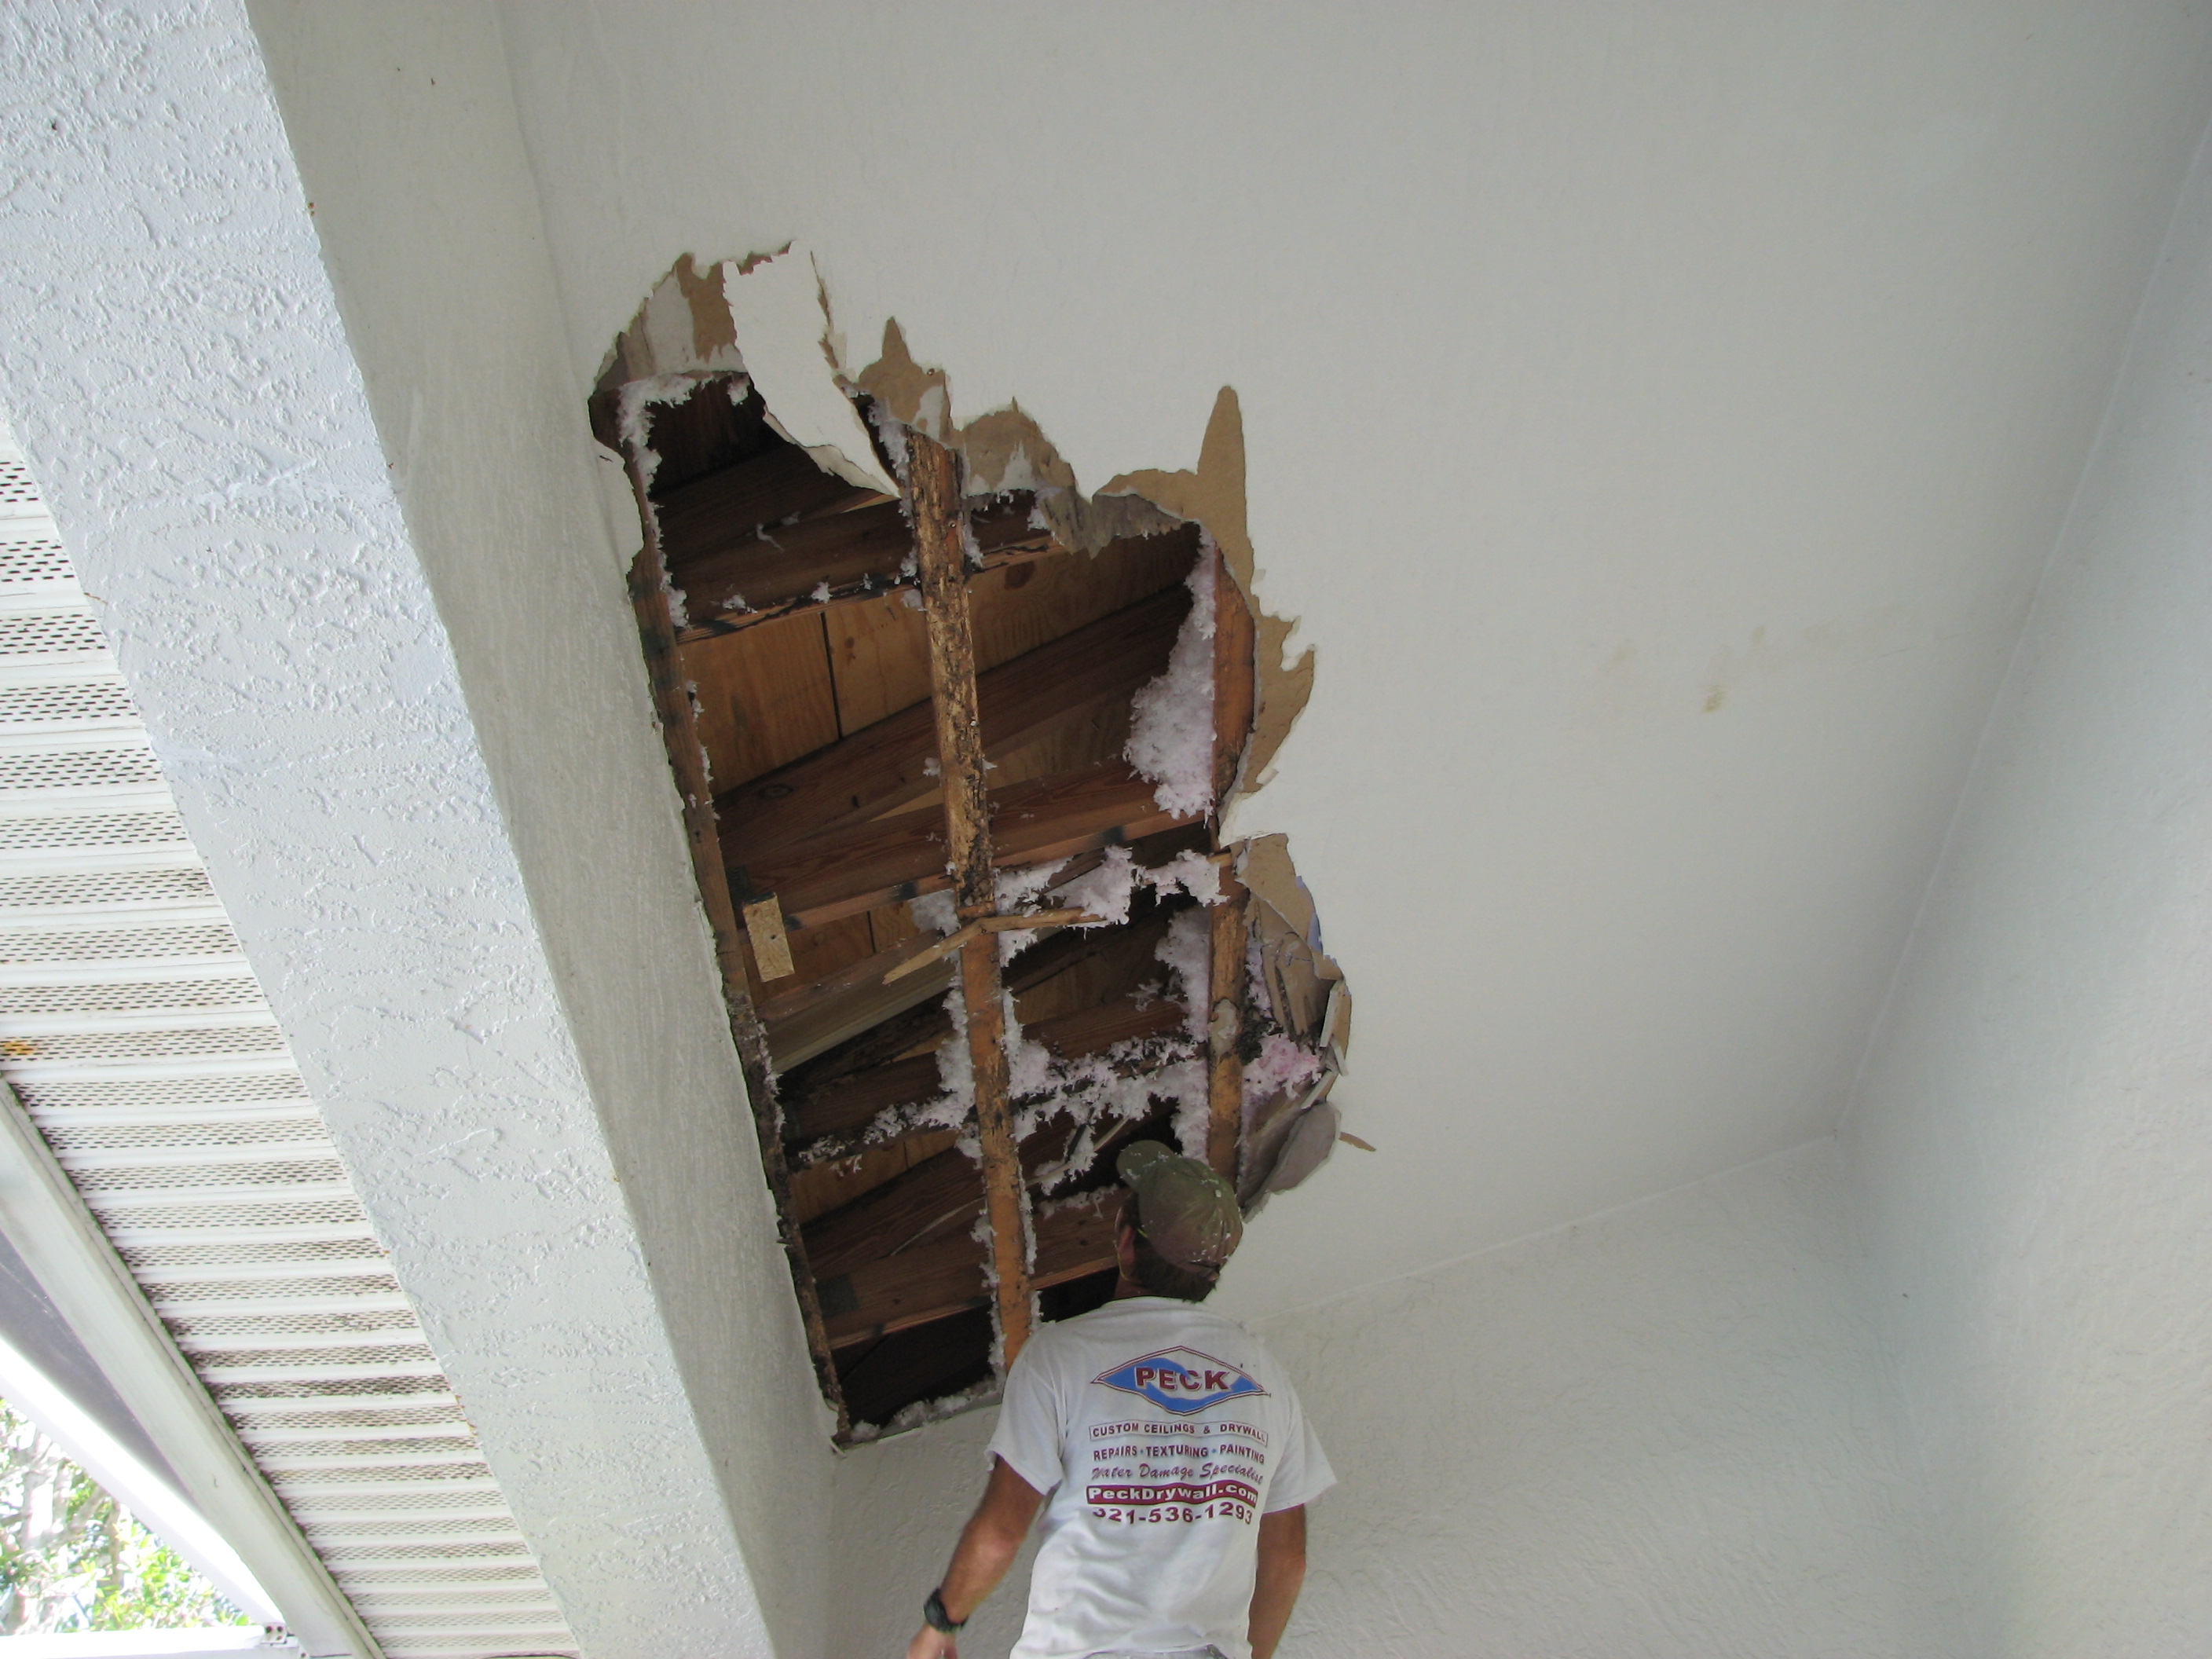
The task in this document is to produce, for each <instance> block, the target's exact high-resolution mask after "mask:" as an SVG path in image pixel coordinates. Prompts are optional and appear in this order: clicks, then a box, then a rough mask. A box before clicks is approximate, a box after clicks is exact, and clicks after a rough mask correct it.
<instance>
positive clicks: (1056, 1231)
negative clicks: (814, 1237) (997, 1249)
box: [822, 1187, 1121, 1348]
mask: <svg viewBox="0 0 2212 1659" xmlns="http://www.w3.org/2000/svg"><path fill="white" fill-rule="evenodd" d="M1120 1214H1121V1188H1118V1187H1117V1188H1109V1189H1108V1190H1107V1191H1104V1192H1102V1193H1095V1194H1087V1195H1086V1196H1085V1197H1083V1198H1079V1199H1075V1200H1070V1201H1069V1202H1068V1203H1067V1204H1066V1205H1064V1206H1060V1208H1058V1209H1056V1210H1054V1211H1053V1212H1051V1213H1050V1214H1048V1215H1045V1216H1042V1217H1040V1218H1038V1221H1037V1225H1036V1263H1035V1265H1034V1266H1033V1267H1031V1268H1030V1275H1029V1276H1030V1283H1031V1284H1032V1285H1035V1286H1036V1288H1037V1289H1039V1290H1044V1289H1048V1288H1049V1287H1050V1286H1052V1285H1064V1284H1066V1282H1067V1281H1068V1280H1069V1279H1080V1278H1082V1277H1084V1275H1085V1274H1086V1273H1097V1272H1100V1271H1102V1270H1103V1269H1104V1268H1107V1267H1112V1266H1113V1265H1114V1259H1115V1258H1114V1223H1115V1218H1117V1217H1118V1216H1119V1215H1120ZM822 1294H823V1302H824V1305H825V1307H826V1309H827V1316H828V1320H829V1343H830V1346H832V1347H833V1348H847V1347H850V1346H853V1345H854V1343H857V1342H866V1341H868V1340H872V1338H875V1337H879V1336H888V1335H889V1334H890V1333H892V1332H893V1331H902V1330H908V1329H910V1328H913V1327H914V1326H916V1325H923V1324H927V1323H928V1322H930V1321H931V1320H933V1319H943V1318H945V1317H947V1316H950V1315H952V1314H957V1313H963V1312H965V1311H966V1310H969V1309H970V1308H981V1307H985V1306H987V1305H988V1304H989V1302H990V1293H989V1291H988V1290H987V1288H986V1285H985V1281H984V1254H983V1247H982V1246H981V1244H979V1243H976V1242H975V1240H974V1239H972V1238H963V1237H953V1238H947V1239H943V1240H940V1241H939V1242H938V1243H933V1244H928V1245H924V1246H921V1247H920V1248H918V1249H911V1250H906V1251H902V1252H901V1253H900V1254H899V1255H893V1256H886V1257H884V1258H883V1259H882V1260H881V1261H872V1262H870V1263H868V1264H867V1266H866V1267H856V1268H854V1270H853V1271H852V1272H851V1273H847V1274H843V1275H841V1276H839V1277H836V1278H832V1279H824V1280H823V1285H822Z"/></svg>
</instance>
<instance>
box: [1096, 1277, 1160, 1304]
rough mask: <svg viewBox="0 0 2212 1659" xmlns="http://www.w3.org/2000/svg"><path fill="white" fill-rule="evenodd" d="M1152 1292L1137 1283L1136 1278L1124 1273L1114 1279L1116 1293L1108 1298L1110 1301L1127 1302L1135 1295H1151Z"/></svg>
mask: <svg viewBox="0 0 2212 1659" xmlns="http://www.w3.org/2000/svg"><path fill="white" fill-rule="evenodd" d="M1151 1294H1152V1292H1151V1291H1148V1290H1146V1288H1145V1287H1144V1286H1143V1285H1139V1283H1137V1281H1136V1280H1135V1279H1132V1278H1130V1277H1129V1275H1128V1274H1127V1273H1123V1274H1122V1275H1121V1277H1120V1278H1119V1279H1115V1281H1114V1294H1113V1295H1111V1296H1109V1297H1107V1298H1106V1299H1107V1300H1108V1301H1109V1302H1125V1301H1127V1299H1128V1298H1129V1297H1133V1296H1150V1295H1151Z"/></svg>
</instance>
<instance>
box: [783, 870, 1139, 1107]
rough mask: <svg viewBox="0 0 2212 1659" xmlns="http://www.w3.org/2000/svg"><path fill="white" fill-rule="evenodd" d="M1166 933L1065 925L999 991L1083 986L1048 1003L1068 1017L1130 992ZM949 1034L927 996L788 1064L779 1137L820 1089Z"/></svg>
mask: <svg viewBox="0 0 2212 1659" xmlns="http://www.w3.org/2000/svg"><path fill="white" fill-rule="evenodd" d="M1086 856H1097V855H1086ZM1084 865H1085V859H1084V858H1078V859H1075V860H1073V861H1072V862H1071V863H1070V864H1069V865H1068V866H1066V868H1067V869H1068V871H1070V872H1081V871H1082V869H1083V867H1084ZM1165 932H1166V928H1165V926H1164V918H1162V917H1158V916H1154V917H1153V918H1152V919H1151V920H1150V921H1146V922H1143V923H1139V924H1136V925H1133V926H1132V927H1084V928H1069V929H1067V930H1066V931H1065V932H1063V933H1060V934H1058V935H1056V936H1055V937H1054V938H1051V939H1043V940H1042V941H1040V942H1039V943H1037V944H1036V945H1032V946H1031V947H1030V949H1028V950H1027V951H1023V952H1022V954H1021V955H1019V956H1018V957H1015V958H1014V960H1013V961H1012V963H1010V964H1008V965H1007V967H1006V969H1004V970H1003V975H1002V976H1003V977H1004V978H1005V980H1006V987H1007V988H1008V989H1009V990H1011V991H1012V993H1013V994H1014V997H1015V999H1016V1001H1017V1003H1018V1004H1020V1003H1021V1002H1022V1001H1023V1000H1024V999H1026V998H1028V997H1030V996H1031V995H1032V994H1036V993H1037V992H1039V991H1041V990H1042V988H1043V987H1046V986H1047V985H1049V984H1052V983H1054V981H1063V980H1065V981H1066V982H1067V984H1068V985H1070V986H1072V987H1078V988H1085V987H1087V990H1088V993H1089V994H1082V995H1079V996H1078V997H1077V999H1076V1000H1075V1001H1074V1002H1073V1004H1066V1005H1062V1004H1060V1003H1055V1005H1054V1006H1059V1007H1060V1012H1067V1011H1068V1008H1069V1007H1076V1008H1083V1007H1089V1006H1091V1005H1093V1004H1096V1003H1101V1002H1108V1001H1111V1000H1114V999H1115V998H1116V997H1119V996H1121V995H1123V994H1133V993H1134V992H1135V990H1136V987H1137V984H1138V982H1139V980H1141V979H1142V978H1143V977H1144V976H1145V975H1146V973H1149V972H1150V971H1151V970H1152V967H1153V965H1154V964H1153V956H1152V951H1153V947H1155V946H1156V945H1158V942H1159V939H1161V938H1162V937H1163V936H1164V934H1165ZM1132 940H1133V941H1134V942H1135V943H1136V945H1137V947H1138V949H1137V951H1136V956H1137V957H1138V958H1139V960H1138V961H1136V962H1134V963H1126V962H1125V963H1122V964H1121V971H1118V972H1116V973H1115V974H1113V975H1110V977H1109V979H1104V980H1102V979H1099V978H1098V975H1097V968H1098V964H1099V963H1101V962H1102V961H1103V960H1107V959H1118V958H1121V957H1127V956H1128V955H1129V954H1130V952H1129V950H1128V946H1129V945H1130V943H1131V941H1132ZM926 943H927V940H926V939H921V940H908V941H907V944H906V945H902V946H901V947H898V948H900V949H905V948H908V947H910V946H912V945H915V944H926ZM892 954H893V952H890V951H885V952H882V953H880V954H878V956H876V957H872V958H870V961H871V962H873V963H883V962H884V959H885V957H890V956H891V955H892ZM939 968H941V969H942V970H943V972H944V975H945V979H944V981H943V984H941V985H940V986H939V990H940V991H941V990H942V989H943V988H944V987H945V986H949V985H951V982H952V965H951V963H940V964H939ZM847 971H848V972H852V971H855V970H854V969H848V970H847ZM931 971H933V972H934V971H937V970H936V969H932V970H931ZM909 982H910V981H905V980H901V981H898V985H899V986H904V985H906V984H908V983H909ZM878 988H881V987H878ZM892 988H896V987H892ZM783 1000H784V999H782V998H781V997H778V998H776V999H775V1000H773V1001H771V1002H770V1003H769V1007H770V1008H773V1007H775V1006H778V1005H779V1004H781V1002H782V1001H783ZM820 1017H821V1018H829V1017H831V1016H830V1015H829V1013H826V1012H825V1013H824V1014H823V1015H821V1016H820ZM1038 1018H1048V1016H1042V1015H1041V1016H1039V1017H1038ZM1036 1030H1037V1028H1036V1026H1032V1027H1031V1028H1030V1031H1031V1035H1035V1034H1036ZM951 1032H952V1020H951V1016H950V1015H949V1014H948V1013H947V1012H945V1007H944V1005H943V1003H942V1002H941V1001H940V1000H939V999H938V998H936V997H929V998H926V999H922V1000H919V1001H917V1002H916V1003H915V1004H914V1005H912V1006H908V1007H906V1008H904V1009H902V1010H900V1011H899V1012H896V1013H893V1014H890V1015H889V1016H887V1017H886V1016H882V1015H878V1017H877V1018H876V1019H874V1020H872V1021H870V1022H868V1023H867V1024H866V1025H865V1026H864V1027H861V1028H860V1029H857V1030H855V1031H854V1034H853V1035H852V1036H849V1037H848V1038H847V1039H846V1040H844V1041H843V1042H839V1043H837V1044H836V1046H835V1047H834V1048H829V1050H827V1051H826V1052H823V1053H821V1054H818V1055H817V1056H816V1057H814V1058H811V1059H810V1060H806V1061H805V1063H804V1064H796V1065H794V1066H793V1069H792V1070H790V1071H789V1072H787V1073H785V1074H784V1075H783V1076H782V1077H781V1079H779V1088H778V1094H779V1096H780V1098H781V1103H782V1107H783V1115H784V1123H785V1133H784V1139H785V1140H786V1141H787V1142H789V1141H790V1140H791V1139H792V1138H793V1126H794V1125H797V1124H800V1123H802V1122H803V1121H805V1119H806V1118H807V1116H808V1115H809V1114H810V1112H811V1102H813V1101H814V1100H816V1099H817V1097H820V1096H821V1095H822V1094H823V1091H826V1090H828V1089H829V1088H830V1087H832V1086H833V1085H836V1084H837V1083H839V1082H841V1081H842V1080H843V1079H848V1078H852V1077H857V1076H858V1075H859V1074H860V1073H862V1072H865V1071H867V1070H869V1069H871V1068H872V1067H874V1066H882V1065H885V1064H887V1063H889V1062H890V1061H892V1060H897V1059H899V1058H900V1057H901V1056H902V1055H908V1054H922V1053H924V1052H926V1051H927V1050H932V1049H934V1048H936V1046H937V1045H938V1044H939V1042H943V1041H944V1040H945V1038H946V1037H947V1036H951ZM769 1041H770V1042H771V1043H773V1042H776V1041H777V1038H776V1037H775V1034H774V1033H773V1032H771V1034H770V1036H769ZM909 1098H920V1096H914V1097H909Z"/></svg>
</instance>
